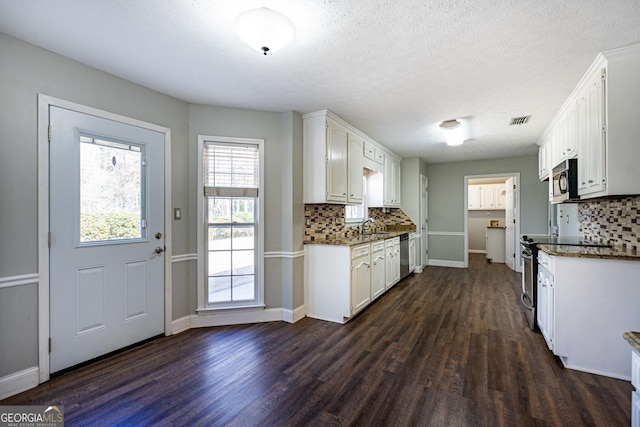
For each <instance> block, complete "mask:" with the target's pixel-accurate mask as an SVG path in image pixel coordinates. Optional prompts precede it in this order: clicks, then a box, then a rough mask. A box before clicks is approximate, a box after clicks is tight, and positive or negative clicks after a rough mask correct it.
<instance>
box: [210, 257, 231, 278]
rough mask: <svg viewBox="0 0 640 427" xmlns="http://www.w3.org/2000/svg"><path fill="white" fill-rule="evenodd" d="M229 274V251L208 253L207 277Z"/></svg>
mask: <svg viewBox="0 0 640 427" xmlns="http://www.w3.org/2000/svg"><path fill="white" fill-rule="evenodd" d="M229 274H231V251H212V252H209V274H208V275H209V276H226V275H229Z"/></svg>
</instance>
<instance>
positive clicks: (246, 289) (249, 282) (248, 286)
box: [232, 275, 255, 301]
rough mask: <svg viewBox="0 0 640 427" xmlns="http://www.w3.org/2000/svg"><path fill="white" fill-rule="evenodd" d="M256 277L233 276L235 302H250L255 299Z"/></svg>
mask: <svg viewBox="0 0 640 427" xmlns="http://www.w3.org/2000/svg"><path fill="white" fill-rule="evenodd" d="M254 277H255V276H253V275H250V276H233V280H232V283H233V300H234V301H248V300H252V299H254V298H255V286H254Z"/></svg>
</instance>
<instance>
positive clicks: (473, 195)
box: [467, 184, 507, 210]
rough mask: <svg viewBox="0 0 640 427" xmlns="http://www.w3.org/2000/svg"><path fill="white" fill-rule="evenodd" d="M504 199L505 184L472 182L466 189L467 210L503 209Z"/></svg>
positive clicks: (505, 196) (505, 193)
mask: <svg viewBox="0 0 640 427" xmlns="http://www.w3.org/2000/svg"><path fill="white" fill-rule="evenodd" d="M506 200H507V191H506V187H505V184H482V185H478V184H472V185H469V189H468V191H467V202H468V206H469V210H504V209H505V205H506Z"/></svg>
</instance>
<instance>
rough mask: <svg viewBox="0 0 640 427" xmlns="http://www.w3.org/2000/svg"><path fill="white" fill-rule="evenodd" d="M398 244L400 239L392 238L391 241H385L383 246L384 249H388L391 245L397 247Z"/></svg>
mask: <svg viewBox="0 0 640 427" xmlns="http://www.w3.org/2000/svg"><path fill="white" fill-rule="evenodd" d="M399 244H400V238H399V237H393V238H391V239H387V240H385V241H384V246H385V247H386V248H390V247H391V246H393V245H399Z"/></svg>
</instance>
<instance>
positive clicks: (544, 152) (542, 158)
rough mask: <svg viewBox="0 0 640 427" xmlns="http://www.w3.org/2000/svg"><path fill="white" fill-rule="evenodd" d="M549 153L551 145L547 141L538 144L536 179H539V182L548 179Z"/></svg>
mask: <svg viewBox="0 0 640 427" xmlns="http://www.w3.org/2000/svg"><path fill="white" fill-rule="evenodd" d="M550 151H551V143H549V141H544V142H543V143H542V144H540V148H539V149H538V178H540V181H546V180H548V179H549V173H550V172H549V171H550V169H549V163H551V159H550Z"/></svg>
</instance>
